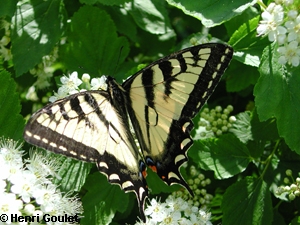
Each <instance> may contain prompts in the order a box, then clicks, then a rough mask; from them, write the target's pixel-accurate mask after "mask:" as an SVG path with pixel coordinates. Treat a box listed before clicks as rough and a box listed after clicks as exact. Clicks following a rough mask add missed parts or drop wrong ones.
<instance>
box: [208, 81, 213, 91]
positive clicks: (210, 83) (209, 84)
mask: <svg viewBox="0 0 300 225" xmlns="http://www.w3.org/2000/svg"><path fill="white" fill-rule="evenodd" d="M212 83H213V81H212V80H211V81H209V83H208V86H207V89H210V88H211V85H212Z"/></svg>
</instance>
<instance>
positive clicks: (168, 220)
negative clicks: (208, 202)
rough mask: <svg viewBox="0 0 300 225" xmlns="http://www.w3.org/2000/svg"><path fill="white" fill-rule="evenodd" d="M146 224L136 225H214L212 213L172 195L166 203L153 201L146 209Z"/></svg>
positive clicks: (137, 224) (136, 224) (137, 223)
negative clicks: (211, 220)
mask: <svg viewBox="0 0 300 225" xmlns="http://www.w3.org/2000/svg"><path fill="white" fill-rule="evenodd" d="M145 215H146V219H147V221H146V223H144V222H141V221H140V222H136V223H135V225H142V224H147V225H156V224H157V225H158V224H164V225H168V224H170V225H212V223H211V222H210V217H211V213H209V212H206V211H205V210H202V209H200V210H199V208H198V207H195V206H193V205H191V204H189V203H188V202H186V201H184V200H183V199H182V198H175V197H173V196H172V195H169V197H168V198H167V199H166V201H165V202H164V203H160V202H159V201H157V200H156V199H152V200H151V203H150V205H148V206H147V208H146V209H145Z"/></svg>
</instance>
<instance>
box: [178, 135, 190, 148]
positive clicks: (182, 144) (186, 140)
mask: <svg viewBox="0 0 300 225" xmlns="http://www.w3.org/2000/svg"><path fill="white" fill-rule="evenodd" d="M190 142H191V139H189V138H186V139H184V140H183V141H182V142H181V144H180V147H181V150H183V149H184V148H185V146H186V145H187V144H188V143H190Z"/></svg>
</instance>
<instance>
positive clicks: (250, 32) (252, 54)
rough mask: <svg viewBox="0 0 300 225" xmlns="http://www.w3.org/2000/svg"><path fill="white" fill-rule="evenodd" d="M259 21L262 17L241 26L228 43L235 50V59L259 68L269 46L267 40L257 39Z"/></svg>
mask: <svg viewBox="0 0 300 225" xmlns="http://www.w3.org/2000/svg"><path fill="white" fill-rule="evenodd" d="M259 20H260V16H257V17H255V18H253V19H251V20H249V21H247V22H246V23H244V24H243V25H241V26H240V27H239V28H238V29H237V30H236V32H234V33H233V35H232V36H231V38H230V40H229V41H228V44H229V45H231V46H232V47H233V48H234V59H236V60H237V61H239V62H241V63H243V64H246V65H250V66H254V67H258V66H259V63H260V56H261V53H262V51H263V49H264V47H265V46H266V45H267V44H269V41H268V39H267V38H264V39H261V38H257V32H256V28H257V25H258V23H259Z"/></svg>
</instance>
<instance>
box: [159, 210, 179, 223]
mask: <svg viewBox="0 0 300 225" xmlns="http://www.w3.org/2000/svg"><path fill="white" fill-rule="evenodd" d="M180 220H181V213H180V211H173V212H171V213H170V214H168V215H167V216H166V217H165V218H164V219H163V221H162V224H165V225H179V222H180Z"/></svg>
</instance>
